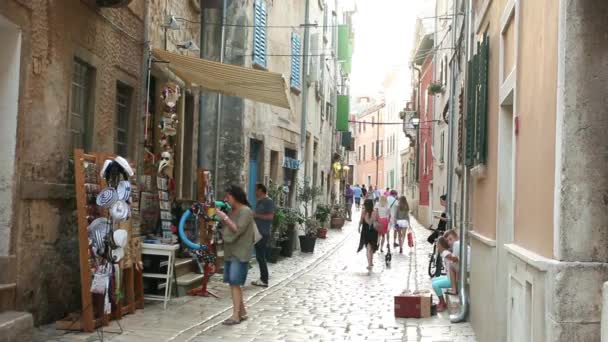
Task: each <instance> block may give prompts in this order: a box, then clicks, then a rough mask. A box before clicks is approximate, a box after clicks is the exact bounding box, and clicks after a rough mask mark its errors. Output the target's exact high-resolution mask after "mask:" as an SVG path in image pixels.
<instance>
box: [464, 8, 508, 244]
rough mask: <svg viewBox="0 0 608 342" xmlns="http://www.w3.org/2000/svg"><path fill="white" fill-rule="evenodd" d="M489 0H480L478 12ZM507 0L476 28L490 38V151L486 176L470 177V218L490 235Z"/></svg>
mask: <svg viewBox="0 0 608 342" xmlns="http://www.w3.org/2000/svg"><path fill="white" fill-rule="evenodd" d="M485 2H486V0H478V1H477V4H478V6H480V7H479V8H477V10H476V12H477V15H478V16H479V15H481V13H479V11H481V9H480V8H481V7H483V4H484V3H485ZM505 2H506V0H494V1H492V3H491V5H490V7H489V8H488V12H487V13H486V14H485V17H484V20H483V22H482V24H481V26H480V28H479V30H478V31H477V38H478V39H479V40H481V39H482V37H483V35H484V33H487V34H488V36H489V39H490V66H489V72H488V155H487V157H488V158H487V165H486V172H485V178H483V179H471V186H472V190H473V192H472V194H473V196H472V199H471V201H472V202H471V206H472V207H471V213H470V214H471V219H472V223H473V229H474V230H475V231H477V232H478V233H479V234H481V235H484V236H486V237H488V238H490V239H495V238H496V200H497V198H496V192H497V191H498V188H497V174H498V169H497V162H498V159H497V158H498V153H497V152H498V147H497V144H498V95H499V89H500V86H499V75H500V73H499V71H500V54H499V52H500V16H501V14H502V8H503V7H504V3H505Z"/></svg>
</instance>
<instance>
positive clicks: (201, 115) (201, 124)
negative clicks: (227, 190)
mask: <svg viewBox="0 0 608 342" xmlns="http://www.w3.org/2000/svg"><path fill="white" fill-rule="evenodd" d="M199 4H200V8H201V17H200V21H201V27H200V30H199V32H200V37H199V49H200V50H199V57H200V58H201V59H203V58H204V57H205V52H204V51H205V38H204V37H205V26H206V25H205V9H204V7H203V0H200V1H199ZM204 105H205V101H204V96H203V90H202V89H201V90H200V91H199V94H198V153H197V155H198V163H197V166H198V167H199V168H203V167H205V148H204V147H205V134H204V133H203V132H204V130H205V126H206V124H207V122H205V109H204ZM213 178H215V175H213Z"/></svg>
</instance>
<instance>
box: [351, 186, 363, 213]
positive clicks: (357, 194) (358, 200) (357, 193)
mask: <svg viewBox="0 0 608 342" xmlns="http://www.w3.org/2000/svg"><path fill="white" fill-rule="evenodd" d="M353 196H354V197H355V206H356V208H357V211H359V210H360V209H361V196H363V190H361V188H360V187H359V184H355V187H354V188H353Z"/></svg>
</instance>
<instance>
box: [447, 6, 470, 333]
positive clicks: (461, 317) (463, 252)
mask: <svg viewBox="0 0 608 342" xmlns="http://www.w3.org/2000/svg"><path fill="white" fill-rule="evenodd" d="M466 6H467V10H466V14H465V17H464V21H465V29H464V31H465V32H466V39H465V46H466V54H467V62H468V61H469V60H471V56H472V53H471V51H472V49H471V47H472V40H471V38H472V27H473V25H472V15H471V14H472V13H473V12H472V6H473V5H472V0H467V1H466ZM455 21H456V6H454V22H455ZM467 66H468V64H467ZM465 75H467V74H466V73H465ZM466 81H468V79H467V80H466ZM465 84H467V83H466V82H465ZM468 95H469V94H468V87H465V94H464V98H465V99H466V98H467V96H468ZM463 105H464V106H465V110H464V113H467V112H468V108H467V101H464V103H463ZM463 122H464V120H463ZM466 144H467V139H462V150H463V151H466V147H467V146H466ZM465 153H466V152H465ZM462 175H463V176H462V191H461V192H460V239H461V242H460V246H461V247H460V255H459V258H460V265H461V267H460V275H459V278H460V288H459V293H458V296H459V299H460V311H458V312H457V313H456V314H453V315H450V321H451V322H452V323H460V322H463V321H465V319H466V317H467V314H468V312H469V298H468V294H467V286H466V284H465V282H466V279H467V272H468V269H467V268H468V267H467V265H468V260H467V259H468V257H469V253H468V250H469V248H468V241H467V238H468V235H467V232H468V229H467V225H468V220H469V217H468V216H469V214H468V196H469V191H468V189H469V185H468V182H469V170H468V167H467V166H466V165H464V166H463V172H462ZM465 206H467V208H465ZM465 216H466V217H465Z"/></svg>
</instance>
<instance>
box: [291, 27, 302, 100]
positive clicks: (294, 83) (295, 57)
mask: <svg viewBox="0 0 608 342" xmlns="http://www.w3.org/2000/svg"><path fill="white" fill-rule="evenodd" d="M301 75H302V39H301V38H300V35H299V34H298V33H297V32H293V33H292V34H291V88H293V89H297V90H300V89H301V88H302V76H301Z"/></svg>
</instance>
